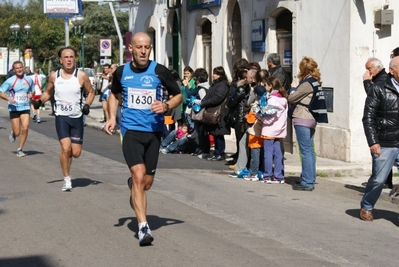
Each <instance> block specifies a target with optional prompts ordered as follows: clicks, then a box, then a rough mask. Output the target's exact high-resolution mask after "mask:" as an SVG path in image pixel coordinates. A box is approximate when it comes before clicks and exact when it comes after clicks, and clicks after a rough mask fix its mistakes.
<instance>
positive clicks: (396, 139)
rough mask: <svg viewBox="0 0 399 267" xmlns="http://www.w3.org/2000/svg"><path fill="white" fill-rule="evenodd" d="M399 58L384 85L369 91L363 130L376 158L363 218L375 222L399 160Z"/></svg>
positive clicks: (362, 205) (363, 203) (376, 85)
mask: <svg viewBox="0 0 399 267" xmlns="http://www.w3.org/2000/svg"><path fill="white" fill-rule="evenodd" d="M398 91H399V57H394V58H393V59H392V60H391V62H390V63H389V75H388V78H387V80H386V81H385V83H384V84H381V83H376V84H373V85H372V86H371V87H370V88H369V92H368V94H367V98H366V102H365V105H364V112H363V128H364V132H365V134H366V137H367V143H368V145H369V147H370V153H371V155H372V164H373V166H372V174H371V177H370V179H369V180H368V182H367V186H366V189H365V192H364V196H363V198H362V200H361V202H360V205H361V210H360V218H361V219H363V220H365V221H373V213H372V210H373V208H374V205H375V203H376V202H377V200H378V198H379V196H380V194H381V191H382V188H383V187H384V184H385V182H386V180H387V176H388V174H389V171H390V170H391V169H392V165H393V164H394V162H395V160H396V158H397V157H399V118H398V115H397V114H398V105H399V93H398Z"/></svg>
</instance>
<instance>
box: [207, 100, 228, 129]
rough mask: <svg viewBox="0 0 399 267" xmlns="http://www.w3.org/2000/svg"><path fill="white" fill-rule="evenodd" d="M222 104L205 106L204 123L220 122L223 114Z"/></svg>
mask: <svg viewBox="0 0 399 267" xmlns="http://www.w3.org/2000/svg"><path fill="white" fill-rule="evenodd" d="M223 104H224V102H223V103H222V104H220V105H219V106H216V107H207V108H204V114H203V117H202V122H203V123H204V124H211V125H212V124H218V123H219V122H220V117H221V116H222V105H223Z"/></svg>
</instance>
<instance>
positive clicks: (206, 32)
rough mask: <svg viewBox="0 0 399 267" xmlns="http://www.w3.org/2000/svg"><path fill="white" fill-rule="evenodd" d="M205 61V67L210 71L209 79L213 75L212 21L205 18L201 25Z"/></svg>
mask: <svg viewBox="0 0 399 267" xmlns="http://www.w3.org/2000/svg"><path fill="white" fill-rule="evenodd" d="M201 33H202V48H203V53H202V54H203V63H204V66H203V67H204V69H205V70H206V71H207V72H208V75H209V79H210V77H211V76H212V23H211V22H210V21H209V20H205V21H204V23H203V24H202V25H201Z"/></svg>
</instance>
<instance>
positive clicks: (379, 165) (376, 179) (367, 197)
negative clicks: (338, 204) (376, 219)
mask: <svg viewBox="0 0 399 267" xmlns="http://www.w3.org/2000/svg"><path fill="white" fill-rule="evenodd" d="M398 157H399V148H397V147H381V155H380V156H377V155H372V158H373V166H372V173H371V177H370V179H369V180H368V182H367V186H366V189H365V190H364V196H363V198H362V201H361V202H360V205H361V206H362V208H364V209H366V210H372V209H373V208H374V205H375V203H376V202H377V200H378V198H379V197H380V195H381V191H382V189H383V188H384V184H385V182H386V180H387V177H388V174H389V172H390V171H391V170H392V165H393V163H394V162H395V161H396V160H397V159H398Z"/></svg>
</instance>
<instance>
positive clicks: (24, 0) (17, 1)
mask: <svg viewBox="0 0 399 267" xmlns="http://www.w3.org/2000/svg"><path fill="white" fill-rule="evenodd" d="M4 2H6V1H5V0H0V3H4ZM27 2H28V0H12V1H11V3H13V4H14V5H17V4H22V5H25V4H26V3H27Z"/></svg>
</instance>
